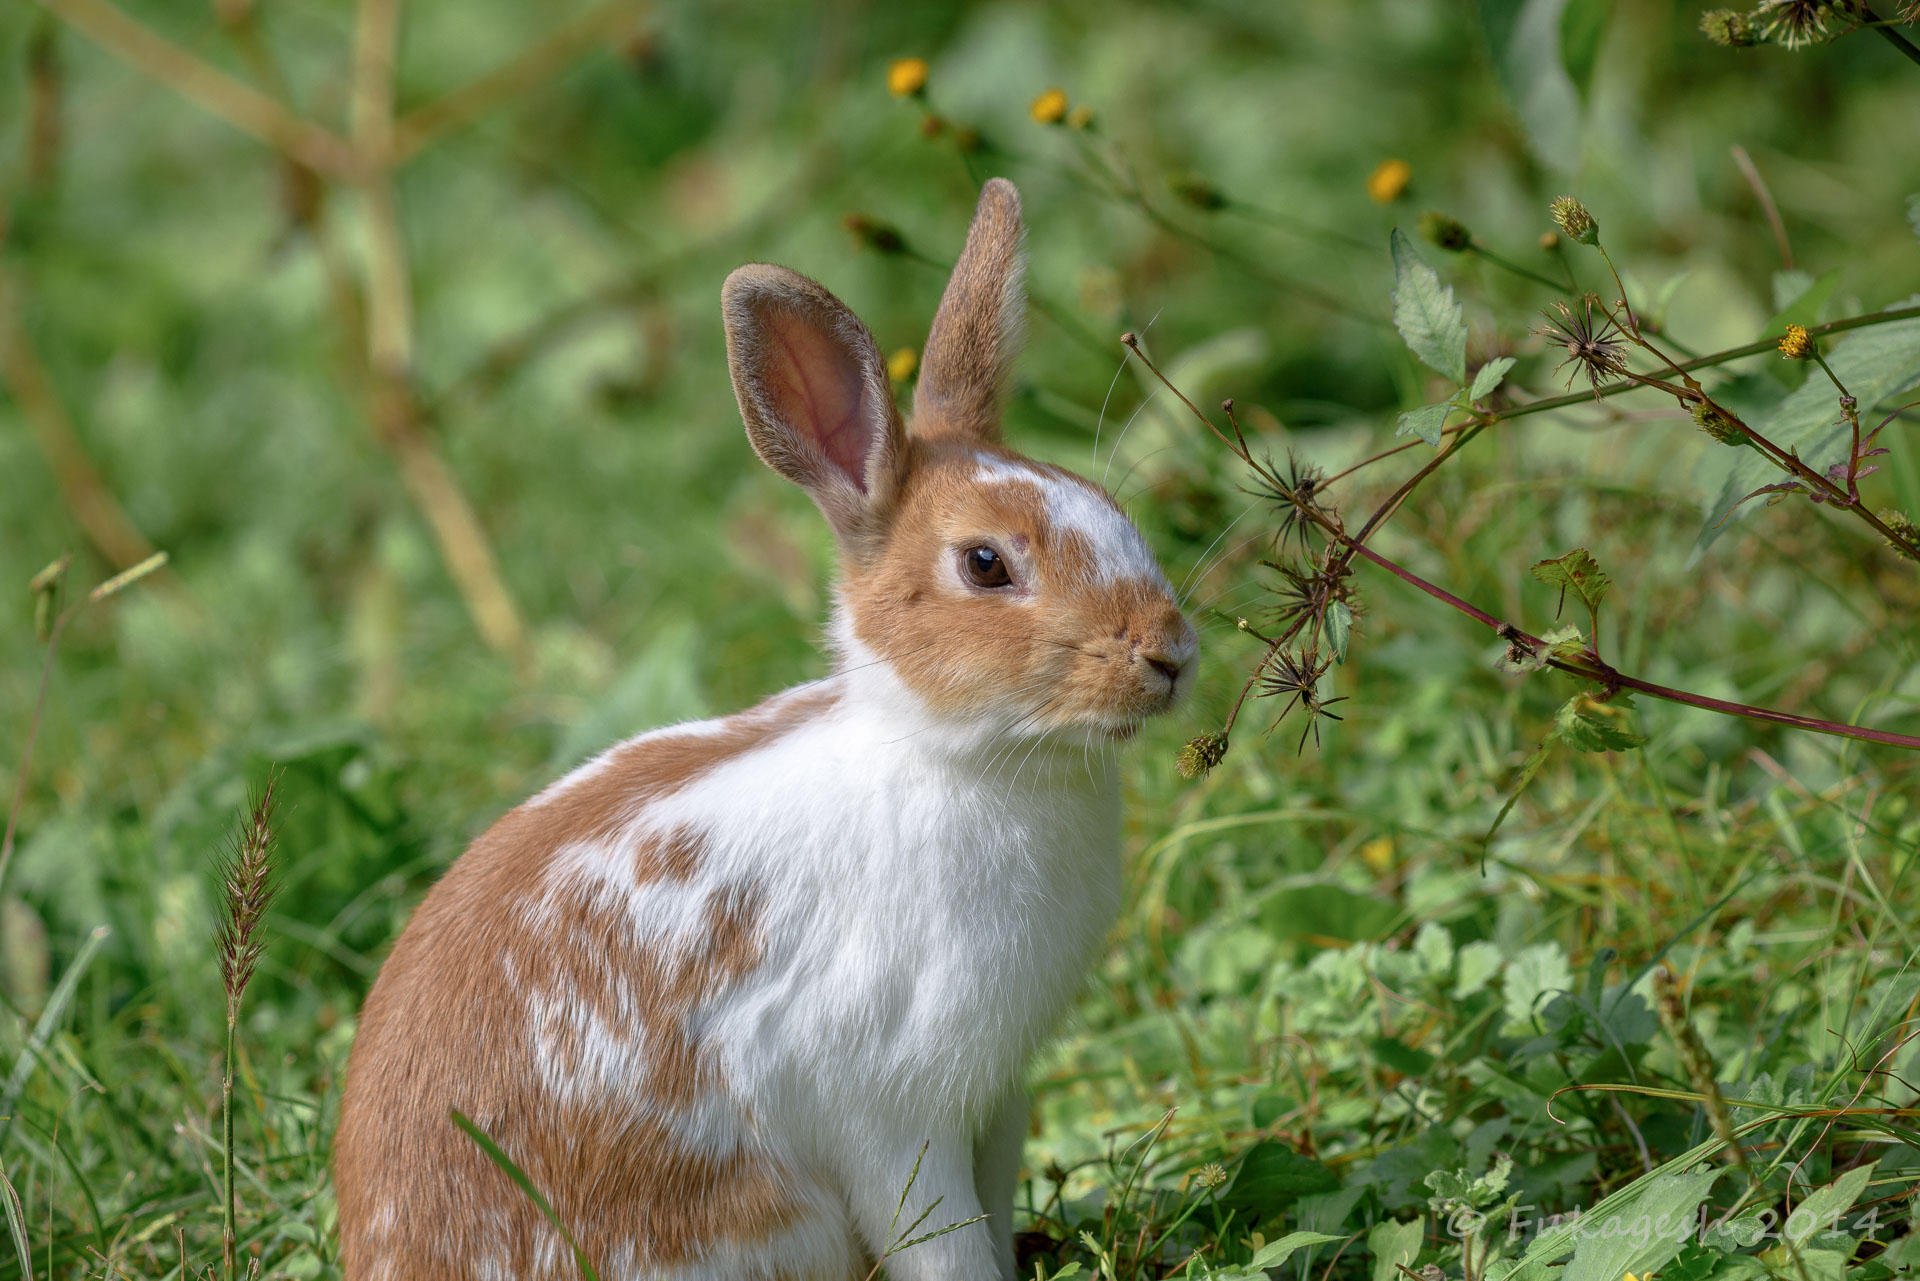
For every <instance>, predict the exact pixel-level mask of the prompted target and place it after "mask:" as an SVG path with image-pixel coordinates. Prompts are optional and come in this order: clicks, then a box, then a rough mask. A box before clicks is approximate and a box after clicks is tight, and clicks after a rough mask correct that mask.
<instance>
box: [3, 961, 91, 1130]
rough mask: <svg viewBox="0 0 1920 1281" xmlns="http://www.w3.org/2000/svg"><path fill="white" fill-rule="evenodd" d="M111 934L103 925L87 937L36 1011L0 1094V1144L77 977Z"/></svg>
mask: <svg viewBox="0 0 1920 1281" xmlns="http://www.w3.org/2000/svg"><path fill="white" fill-rule="evenodd" d="M112 932H113V931H112V930H110V929H108V928H107V927H106V926H104V925H99V926H95V927H94V931H93V933H91V934H89V935H87V941H86V942H85V943H82V944H81V945H80V951H79V952H78V953H77V954H76V955H75V956H74V958H73V963H72V964H70V965H68V966H67V970H66V973H64V974H62V975H61V976H60V982H59V983H58V984H56V985H55V986H54V989H53V994H52V995H51V996H49V997H48V998H47V1006H46V1008H45V1009H43V1010H41V1011H40V1019H39V1021H38V1022H37V1023H35V1024H34V1025H33V1035H32V1036H30V1037H28V1038H27V1044H26V1046H25V1047H24V1048H23V1049H22V1050H21V1051H20V1057H19V1058H17V1059H15V1060H14V1063H13V1071H12V1072H10V1073H8V1074H7V1085H6V1088H5V1089H4V1090H0V1140H4V1139H5V1138H6V1137H7V1131H9V1130H11V1129H12V1128H13V1105H14V1104H15V1103H17V1102H19V1100H20V1092H21V1091H22V1090H24V1089H26V1088H27V1081H28V1079H29V1078H31V1077H32V1076H33V1065H34V1064H35V1063H36V1062H38V1061H39V1058H40V1054H41V1052H42V1051H43V1050H45V1049H46V1046H47V1042H48V1041H50V1040H52V1039H53V1034H54V1032H55V1030H57V1029H58V1028H59V1026H60V1020H61V1019H62V1018H64V1017H65V1016H66V1013H67V1006H68V1005H70V1004H72V1003H73V994H74V993H75V992H77V991H79V990H80V978H81V976H82V975H83V974H85V973H86V970H87V966H88V965H89V964H90V963H91V962H92V960H93V958H94V957H95V956H96V955H98V954H99V951H100V949H101V948H102V947H103V946H105V944H106V941H107V935H109V934H111V933H112Z"/></svg>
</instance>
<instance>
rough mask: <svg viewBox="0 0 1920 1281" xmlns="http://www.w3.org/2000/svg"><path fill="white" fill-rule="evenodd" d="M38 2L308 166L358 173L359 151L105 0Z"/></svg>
mask: <svg viewBox="0 0 1920 1281" xmlns="http://www.w3.org/2000/svg"><path fill="white" fill-rule="evenodd" d="M39 3H40V4H42V5H44V6H46V8H47V9H48V10H50V11H51V12H52V13H54V14H55V15H56V16H58V17H59V18H60V20H61V21H63V22H65V23H67V24H68V25H69V26H71V27H73V28H74V29H75V30H76V31H78V32H80V33H81V34H82V35H84V36H86V37H87V38H88V39H90V40H92V41H93V42H94V43H95V44H97V45H99V46H100V47H101V48H103V49H105V50H106V51H107V52H109V53H111V54H113V55H114V56H115V57H117V58H119V59H120V60H121V61H123V62H126V63H129V64H131V65H132V66H134V67H136V68H138V69H139V70H141V71H143V72H145V73H146V74H147V75H148V76H150V77H152V78H153V79H155V80H157V81H159V82H160V83H161V84H164V85H166V86H167V87H168V88H170V89H172V90H173V91H174V92H175V93H178V94H179V95H180V96H181V97H183V98H186V99H187V100H188V101H190V102H194V103H197V104H198V105H199V106H201V107H204V108H205V109H206V110H208V111H211V112H212V113H213V114H214V115H216V116H219V117H220V118H221V119H222V120H225V121H226V122H227V123H228V124H230V125H232V126H233V127H234V128H236V129H238V130H240V131H241V132H242V133H246V134H251V135H252V136H253V137H255V138H258V139H260V140H261V141H262V142H265V143H267V144H269V145H270V146H273V147H275V148H277V149H278V150H280V151H283V152H285V153H287V154H288V155H290V156H293V157H294V158H295V159H297V160H299V161H300V162H301V163H302V164H305V165H307V166H308V167H309V168H312V169H315V170H318V171H320V172H322V173H328V174H333V175H334V176H336V177H351V176H353V175H354V173H355V172H356V170H357V169H358V167H359V161H360V157H359V153H357V152H356V151H355V150H354V149H353V148H352V147H350V146H349V145H347V143H345V142H344V141H342V140H341V138H340V137H339V136H338V135H337V134H334V133H332V132H330V131H328V130H326V129H323V128H321V127H320V126H318V125H316V124H313V123H311V122H310V121H306V120H302V119H300V118H299V117H298V116H296V115H294V114H293V113H292V112H290V111H288V110H287V109H286V108H285V107H283V106H281V105H280V104H279V103H278V102H275V101H274V100H273V99H272V98H270V97H268V96H267V95H266V94H264V93H261V92H260V91H259V90H258V89H255V88H253V87H252V86H251V85H247V84H243V83H242V82H240V81H238V80H235V79H234V78H233V77H232V76H229V75H228V74H227V73H226V72H224V71H221V70H220V69H219V68H217V67H215V66H213V65H211V64H210V63H208V62H205V61H203V60H202V59H200V58H197V57H195V56H194V55H193V54H191V53H189V52H188V51H187V50H185V49H183V48H181V47H180V46H179V45H177V44H175V43H174V42H173V41H171V40H168V39H167V38H166V37H165V36H162V35H160V34H159V33H157V32H155V31H154V30H153V29H152V28H150V27H147V26H144V25H143V24H141V23H139V22H136V21H135V20H134V19H132V18H130V17H128V16H127V15H126V14H125V13H123V12H121V11H120V10H119V9H117V8H115V7H114V6H113V5H111V4H108V3H107V2H106V0H39Z"/></svg>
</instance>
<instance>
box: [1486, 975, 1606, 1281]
mask: <svg viewBox="0 0 1920 1281" xmlns="http://www.w3.org/2000/svg"><path fill="white" fill-rule="evenodd" d="M1571 990H1573V968H1572V967H1571V966H1569V965H1568V964H1567V954H1566V953H1565V952H1564V951H1562V950H1561V948H1560V945H1559V944H1558V943H1535V944H1532V945H1531V946H1528V947H1523V948H1521V949H1520V950H1519V951H1518V952H1515V953H1514V954H1513V959H1512V960H1510V961H1508V962H1507V981H1506V1001H1505V1011H1506V1017H1507V1022H1508V1023H1517V1024H1520V1025H1521V1026H1522V1027H1529V1028H1530V1027H1532V1026H1533V1016H1534V1012H1535V1008H1536V1007H1537V1006H1540V1005H1543V1004H1544V1002H1543V1001H1542V1000H1541V998H1542V997H1545V996H1548V995H1550V994H1551V993H1554V992H1568V991H1571ZM1610 1281H1619V1277H1618V1276H1615V1277H1613V1278H1611V1279H1610Z"/></svg>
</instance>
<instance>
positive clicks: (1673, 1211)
mask: <svg viewBox="0 0 1920 1281" xmlns="http://www.w3.org/2000/svg"><path fill="white" fill-rule="evenodd" d="M1719 1177H1720V1171H1719V1170H1717V1169H1707V1170H1701V1171H1699V1172H1698V1173H1695V1174H1656V1175H1651V1176H1647V1177H1643V1178H1641V1179H1639V1180H1638V1181H1637V1182H1636V1183H1634V1184H1633V1187H1634V1188H1635V1189H1636V1191H1635V1193H1634V1195H1633V1196H1632V1197H1631V1198H1629V1199H1627V1200H1626V1201H1625V1202H1624V1203H1622V1204H1620V1205H1618V1206H1617V1208H1615V1209H1613V1210H1611V1211H1610V1212H1608V1213H1603V1214H1595V1215H1593V1216H1592V1217H1591V1218H1588V1217H1586V1216H1582V1219H1581V1223H1580V1234H1579V1237H1580V1244H1579V1245H1578V1246H1577V1247H1576V1248H1575V1249H1574V1252H1573V1259H1572V1261H1571V1262H1569V1263H1568V1264H1567V1266H1566V1268H1565V1269H1563V1270H1562V1271H1561V1273H1560V1281H1620V1278H1621V1277H1623V1276H1624V1275H1626V1274H1627V1273H1629V1272H1631V1273H1633V1274H1635V1275H1636V1276H1645V1275H1646V1274H1647V1273H1649V1272H1654V1271H1658V1270H1659V1269H1660V1268H1662V1267H1664V1266H1666V1262H1667V1260H1669V1259H1671V1258H1673V1256H1674V1255H1676V1254H1678V1253H1680V1247H1681V1246H1683V1245H1685V1244H1686V1243H1687V1241H1688V1240H1690V1239H1691V1238H1692V1235H1693V1231H1694V1228H1695V1226H1696V1224H1695V1219H1696V1217H1697V1214H1698V1211H1699V1209H1700V1203H1701V1202H1703V1201H1705V1200H1706V1199H1707V1193H1709V1192H1711V1191H1712V1190H1713V1184H1714V1180H1716V1179H1718V1178H1719Z"/></svg>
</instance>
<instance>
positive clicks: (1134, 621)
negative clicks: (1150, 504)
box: [843, 436, 1190, 729]
mask: <svg viewBox="0 0 1920 1281" xmlns="http://www.w3.org/2000/svg"><path fill="white" fill-rule="evenodd" d="M982 456H986V457H991V458H997V459H1001V460H1005V461H1013V462H1019V463H1021V464H1023V465H1025V466H1029V467H1032V468H1034V469H1035V470H1036V471H1037V472H1040V473H1045V474H1049V475H1052V476H1055V477H1058V478H1061V479H1063V480H1064V481H1065V482H1066V483H1072V484H1084V483H1085V482H1084V481H1081V480H1079V479H1078V478H1076V477H1073V476H1072V474H1071V473H1069V472H1064V471H1061V470H1060V469H1058V468H1048V467H1044V466H1043V465H1041V464H1037V463H1031V462H1028V461H1027V460H1025V459H1022V458H1020V457H1019V456H1018V455H1016V454H1012V453H1010V452H1007V451H1004V450H994V449H986V448H984V447H980V446H971V445H966V444H961V443H955V442H949V441H938V440H936V441H928V440H924V439H921V438H919V437H918V436H915V437H912V438H910V445H909V452H908V468H907V478H906V483H905V485H904V486H903V487H902V490H901V493H900V499H899V510H898V512H897V514H896V516H895V518H894V521H893V524H892V526H891V528H890V529H889V531H888V536H887V539H886V542H885V543H884V545H883V546H882V548H881V550H880V551H879V552H878V553H877V554H876V555H875V557H874V558H873V559H872V560H871V561H869V562H867V563H864V564H858V565H851V566H849V567H848V571H847V576H846V580H845V585H844V589H843V590H844V592H845V595H846V597H847V599H848V602H849V604H850V606H851V608H852V611H853V621H854V632H855V635H857V636H858V637H859V638H860V640H861V641H862V643H864V644H865V645H867V646H868V647H869V648H871V649H872V650H873V651H874V652H875V653H876V654H877V655H878V656H880V657H882V658H884V659H886V660H888V662H889V663H890V664H891V665H892V667H893V668H894V670H895V671H896V672H898V673H899V674H900V677H901V679H902V680H904V681H905V682H906V684H907V685H908V687H909V688H911V689H913V690H914V691H915V692H916V693H918V694H919V695H920V696H921V697H922V698H924V699H926V700H927V701H928V703H929V704H931V705H932V706H933V707H934V708H936V709H940V710H946V711H967V710H971V709H976V708H979V707H981V706H983V705H984V706H996V705H999V703H1001V702H1005V703H1006V705H1007V707H1008V708H1009V710H1010V711H1011V712H1012V713H1013V714H1016V715H1023V716H1024V715H1028V714H1029V713H1031V717H1032V719H1031V722H1030V723H1029V724H1028V725H1027V726H1026V727H1025V728H1043V729H1044V728H1054V727H1057V726H1065V725H1076V724H1086V723H1088V722H1089V721H1092V722H1094V723H1099V724H1104V725H1109V726H1111V727H1118V726H1120V725H1121V724H1122V723H1130V722H1131V721H1133V720H1136V719H1138V718H1139V717H1142V716H1146V715H1150V714H1152V713H1153V712H1157V711H1159V710H1162V708H1163V707H1164V705H1165V699H1164V695H1163V694H1162V693H1161V692H1160V691H1161V689H1162V682H1161V681H1160V679H1159V677H1158V676H1156V675H1155V674H1154V673H1153V672H1152V670H1151V669H1150V668H1148V667H1147V666H1145V664H1144V663H1143V662H1142V661H1141V659H1140V656H1141V655H1143V654H1144V655H1154V654H1160V653H1164V652H1166V651H1168V650H1169V649H1172V648H1175V647H1177V646H1179V645H1180V644H1181V643H1182V642H1183V640H1184V638H1186V637H1188V636H1189V635H1190V633H1189V631H1188V628H1187V623H1186V620H1185V619H1184V618H1183V617H1182V616H1181V614H1180V611H1179V609H1178V608H1177V607H1176V606H1175V605H1174V603H1173V600H1172V599H1171V597H1170V596H1169V595H1168V592H1167V589H1166V586H1165V584H1164V583H1161V582H1158V581H1148V580H1144V579H1134V580H1124V581H1121V582H1117V583H1108V582H1102V581H1100V580H1099V579H1098V577H1097V575H1096V574H1095V572H1094V570H1095V565H1094V554H1095V549H1093V548H1092V547H1090V546H1088V544H1087V541H1086V539H1085V538H1084V537H1083V536H1082V535H1081V534H1080V533H1079V532H1078V531H1077V530H1061V529H1056V528H1054V527H1053V525H1052V524H1051V523H1050V522H1049V521H1048V519H1047V514H1046V504H1045V502H1044V499H1043V495H1042V493H1041V490H1040V486H1039V485H1038V484H1037V483H1035V484H1024V483H1022V482H1020V481H1018V480H1007V481H997V482H992V483H982V482H981V481H980V480H979V479H978V478H977V473H978V471H979V467H980V458H981V457H982ZM1101 501H1106V500H1105V499H1104V498H1102V499H1101ZM977 539H990V540H993V541H995V542H996V543H998V544H1000V545H1002V546H1003V548H1005V547H1015V548H1017V547H1019V546H1020V545H1021V543H1022V541H1024V543H1025V546H1026V549H1027V550H1026V552H1025V553H1024V555H1023V557H1022V558H1023V559H1024V561H1025V564H1023V565H1021V566H1019V567H1017V568H1016V576H1017V577H1018V575H1019V574H1024V575H1026V582H1025V583H1024V584H1022V585H1021V589H1020V590H1016V591H1007V592H978V591H972V590H969V589H968V588H967V587H965V586H964V585H963V584H962V583H960V582H959V581H958V579H957V578H956V576H955V574H954V571H953V568H952V565H953V561H954V558H955V557H956V555H957V553H958V551H959V550H960V549H961V548H963V547H965V546H966V545H967V544H968V543H970V542H972V541H974V540H977Z"/></svg>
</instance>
